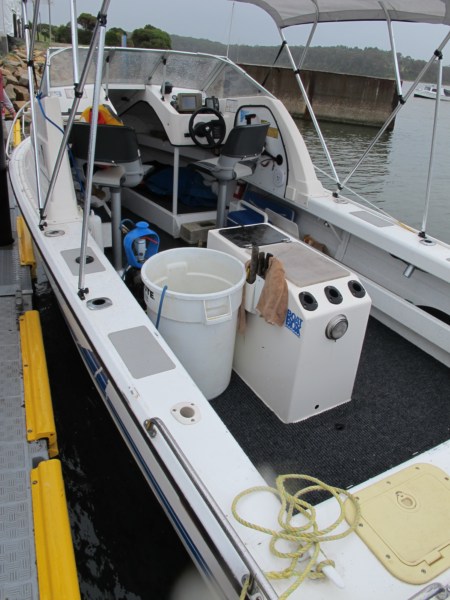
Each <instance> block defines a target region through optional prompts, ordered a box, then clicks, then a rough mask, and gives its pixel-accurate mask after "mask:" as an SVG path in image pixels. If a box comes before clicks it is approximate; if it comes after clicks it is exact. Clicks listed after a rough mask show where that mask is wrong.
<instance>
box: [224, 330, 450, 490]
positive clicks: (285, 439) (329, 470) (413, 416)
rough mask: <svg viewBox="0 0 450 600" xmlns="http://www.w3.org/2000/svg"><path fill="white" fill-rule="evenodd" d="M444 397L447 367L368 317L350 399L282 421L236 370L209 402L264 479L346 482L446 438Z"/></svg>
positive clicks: (448, 387) (448, 391) (448, 389)
mask: <svg viewBox="0 0 450 600" xmlns="http://www.w3.org/2000/svg"><path fill="white" fill-rule="evenodd" d="M274 369H276V365H274ZM425 374H426V376H425ZM449 397H450V378H449V376H448V369H447V368H446V367H445V366H444V365H442V364H441V363H439V362H437V361H436V360H435V359H433V358H432V357H430V356H429V355H427V354H425V353H424V352H422V351H421V350H420V349H418V348H417V347H415V346H413V345H412V344H411V343H409V342H407V341H406V340H404V339H403V338H401V337H400V336H399V335H397V334H396V333H394V332H393V331H391V330H390V329H388V328H387V327H385V326H384V325H382V324H381V323H379V322H378V321H376V320H375V319H373V318H370V319H369V324H368V328H367V332H366V336H365V341H364V347H363V351H362V355H361V359H360V363H359V368H358V373H357V376H356V380H355V386H354V390H353V395H352V400H351V401H350V402H348V403H346V404H342V405H340V406H338V407H336V408H334V409H331V410H329V411H326V412H323V413H321V414H319V415H316V416H314V417H311V418H309V419H307V420H305V421H301V422H299V423H292V424H289V425H286V424H284V423H282V422H281V421H280V420H279V419H278V418H277V417H276V416H275V415H274V413H272V412H271V411H270V410H269V409H268V408H267V407H266V406H265V405H264V404H263V402H262V401H261V400H260V399H259V398H258V397H257V396H256V395H255V394H254V393H253V392H252V391H251V390H250V389H249V388H248V387H247V386H246V385H245V383H243V382H242V380H241V379H240V378H239V377H238V376H237V375H236V374H233V377H232V381H231V384H230V386H229V387H228V389H227V390H226V391H225V392H224V393H223V394H222V395H221V396H219V397H218V398H216V399H215V400H214V401H213V403H212V404H213V407H214V408H215V410H216V411H217V413H218V414H219V415H220V417H221V418H222V419H223V421H224V422H225V424H226V425H227V427H228V428H229V430H230V431H231V433H232V434H233V435H234V437H235V438H236V439H237V440H238V442H239V443H240V445H241V446H242V448H243V449H244V450H245V452H246V453H247V454H248V455H249V457H250V459H251V460H252V461H253V462H254V464H255V465H256V466H257V467H258V469H259V470H260V471H261V472H262V474H263V475H264V477H265V478H266V479H269V481H270V480H271V479H272V478H273V479H274V477H275V476H276V475H279V474H282V473H304V474H307V475H312V476H314V477H317V478H319V479H321V480H322V481H325V482H326V483H328V484H330V485H335V486H338V487H342V488H348V487H351V486H354V485H357V484H359V483H362V482H364V481H366V480H368V479H370V478H372V477H374V476H375V475H378V474H380V473H382V472H384V471H386V470H387V469H390V468H392V467H394V466H396V465H399V464H401V463H403V462H404V461H406V460H409V459H410V458H412V457H413V456H415V455H417V454H420V453H422V452H425V451H426V450H429V449H430V448H433V447H434V446H437V445H439V444H440V443H442V442H444V441H446V440H447V439H448V437H449V409H448V398H449ZM270 483H273V481H270Z"/></svg>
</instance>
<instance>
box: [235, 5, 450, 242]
mask: <svg viewBox="0 0 450 600" xmlns="http://www.w3.org/2000/svg"><path fill="white" fill-rule="evenodd" d="M241 1H244V2H246V1H248V0H241ZM312 3H313V5H314V7H315V20H314V21H313V22H312V23H311V31H310V33H309V36H308V40H307V42H306V44H305V47H304V49H303V52H302V55H301V58H300V61H299V63H298V64H296V63H295V61H294V58H293V55H292V52H291V49H290V47H289V44H288V42H287V40H286V38H285V36H284V33H283V28H282V27H280V26H279V25H277V29H278V32H279V35H280V37H281V40H282V45H281V49H280V53H281V50H282V49H285V50H286V52H287V54H288V59H289V62H290V64H291V67H292V69H293V71H294V75H295V79H296V81H297V84H298V86H299V88H300V92H301V94H302V97H303V100H304V102H305V104H306V107H307V108H308V112H309V115H310V117H311V120H312V123H313V125H314V128H315V130H316V133H317V135H318V137H319V141H320V144H321V146H322V149H323V151H324V153H325V156H326V159H327V162H328V165H329V167H330V169H331V171H332V175H333V178H334V182H335V184H336V187H337V191H335V192H333V196H334V197H335V198H336V199H338V198H339V192H340V191H341V190H343V189H344V188H345V187H346V185H347V183H348V181H349V180H350V179H351V177H352V176H353V175H354V173H355V172H356V171H357V169H358V168H359V167H360V166H361V164H362V163H363V161H364V160H365V158H366V157H367V155H368V154H369V153H370V152H371V150H372V148H373V147H374V146H375V145H376V144H377V142H378V140H379V139H380V138H381V136H382V135H383V133H384V132H385V131H386V129H387V128H388V127H389V125H390V124H391V123H392V121H393V120H394V119H395V117H396V116H397V114H398V113H399V111H400V110H401V108H402V107H403V105H404V104H405V103H406V101H407V100H408V98H409V97H410V96H411V95H412V94H413V92H414V89H415V88H416V86H417V85H418V84H419V83H420V81H421V80H422V78H423V76H424V75H425V73H426V72H427V71H428V70H429V69H430V68H431V66H432V65H433V64H434V62H435V61H436V60H437V61H438V83H437V95H436V108H435V114H434V122H433V135H432V141H431V151H430V160H429V165H428V176H427V188H426V197H425V207H424V213H423V220H422V227H421V231H420V233H419V235H420V237H422V238H426V226H427V219H428V208H429V204H430V193H431V182H432V172H433V163H434V148H435V143H436V130H437V121H438V116H439V99H440V94H441V88H442V56H443V55H442V51H443V49H444V47H445V46H446V44H447V43H448V41H449V40H450V31H449V33H447V35H446V36H445V37H444V39H443V40H442V42H441V44H440V45H439V46H438V48H437V49H436V50H435V51H434V53H433V55H432V56H431V58H430V59H429V60H428V62H427V63H426V64H425V65H424V67H423V68H422V70H421V71H420V73H419V75H418V76H417V77H416V79H415V81H414V82H413V84H412V85H411V87H410V89H409V90H408V92H407V93H406V94H405V95H403V93H402V85H401V79H400V69H399V64H398V57H397V50H396V46H395V38H394V33H393V29H392V22H391V18H390V14H389V11H388V9H387V8H386V6H385V5H384V3H383V2H382V1H380V2H379V5H380V7H381V9H382V10H383V12H384V14H385V17H386V24H387V27H388V34H389V41H390V46H391V52H392V57H393V61H394V70H395V81H396V88H397V95H398V100H399V103H398V104H397V106H396V107H395V109H394V110H393V111H392V113H391V114H390V115H389V117H388V118H387V119H386V121H385V123H384V124H383V125H382V127H381V128H380V130H379V131H378V132H377V134H376V135H375V137H374V138H373V140H372V141H371V142H370V144H369V146H368V147H367V149H366V150H365V151H364V153H363V154H362V156H361V157H360V158H359V160H358V161H357V162H356V164H355V165H354V167H353V168H352V169H351V170H350V172H349V173H348V175H347V176H346V177H345V178H344V180H343V181H341V180H340V179H339V176H338V174H337V171H336V168H335V166H334V163H333V159H332V157H331V154H330V152H329V150H328V147H327V144H326V141H325V139H324V136H323V134H322V131H321V129H320V125H319V123H318V121H317V118H316V116H315V114H314V109H313V107H312V105H311V102H310V100H309V98H308V95H307V93H306V88H305V86H304V84H303V81H302V78H301V74H300V69H301V67H302V65H303V63H304V61H305V58H306V54H307V52H308V50H309V48H310V47H311V43H312V40H313V37H314V33H315V31H316V28H317V25H318V23H319V8H318V5H317V2H316V0H312ZM277 58H278V57H277Z"/></svg>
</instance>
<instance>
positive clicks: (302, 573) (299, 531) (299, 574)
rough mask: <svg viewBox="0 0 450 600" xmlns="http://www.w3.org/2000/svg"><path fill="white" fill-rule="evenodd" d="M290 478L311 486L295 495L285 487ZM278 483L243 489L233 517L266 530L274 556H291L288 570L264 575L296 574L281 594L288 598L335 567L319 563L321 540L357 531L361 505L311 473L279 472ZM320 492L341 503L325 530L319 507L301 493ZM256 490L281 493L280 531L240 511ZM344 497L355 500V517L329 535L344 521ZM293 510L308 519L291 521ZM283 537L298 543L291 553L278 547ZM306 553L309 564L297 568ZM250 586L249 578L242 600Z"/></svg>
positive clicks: (283, 598) (282, 596)
mask: <svg viewBox="0 0 450 600" xmlns="http://www.w3.org/2000/svg"><path fill="white" fill-rule="evenodd" d="M289 480H298V481H307V482H309V483H310V484H311V485H308V486H307V487H303V488H301V489H299V490H298V491H297V492H296V493H295V494H294V495H292V494H290V493H289V492H288V491H287V490H286V482H287V481H289ZM275 485H276V488H273V487H269V486H257V487H252V488H249V489H247V490H244V491H243V492H241V493H240V494H238V495H237V496H236V498H235V499H234V500H233V503H232V506H231V510H232V513H233V516H234V518H235V519H236V520H237V521H238V522H239V523H241V524H242V525H244V526H245V527H249V528H251V529H255V530H257V531H262V532H263V533H267V534H268V535H270V536H271V540H270V544H269V547H270V550H271V552H272V553H273V554H274V555H275V556H278V557H280V558H288V559H290V564H289V566H288V567H287V568H286V569H283V570H282V571H270V572H268V573H266V574H265V575H266V577H267V578H268V579H288V578H290V577H296V580H295V581H294V583H293V584H292V585H291V586H290V587H289V588H288V589H287V590H286V591H285V592H284V593H283V594H282V595H281V596H280V600H285V599H286V598H288V597H289V596H290V595H291V594H292V593H293V592H294V591H295V590H296V589H297V588H298V587H299V585H300V584H301V583H302V582H303V581H304V580H305V579H306V578H307V577H309V578H310V579H319V578H324V577H325V575H324V573H323V572H322V570H323V568H324V567H325V566H326V565H331V566H333V567H334V563H333V561H331V560H322V561H321V562H319V563H318V564H316V562H317V559H318V557H319V552H320V543H321V542H328V541H332V540H338V539H341V538H343V537H345V536H347V535H348V534H349V533H351V532H352V531H354V530H355V528H356V525H357V523H358V521H359V517H360V507H359V504H358V501H357V500H356V498H355V497H354V496H353V495H352V494H350V492H348V491H347V490H344V489H340V488H336V487H332V486H330V485H327V484H326V483H324V482H323V481H320V480H319V479H316V478H315V477H310V476H308V475H295V474H291V475H279V476H278V477H277V479H276V484H275ZM318 491H325V492H328V493H329V494H331V496H333V497H334V498H335V499H336V500H337V502H338V503H339V506H340V514H339V517H338V518H337V519H336V520H335V521H334V523H332V524H331V525H329V526H328V527H326V528H325V529H319V528H318V525H317V521H316V510H315V508H314V506H313V505H312V504H310V503H309V502H306V500H304V499H302V496H305V495H306V494H308V493H310V492H318ZM257 492H270V493H272V494H274V495H275V496H278V498H279V499H280V500H281V507H280V511H279V513H278V523H279V525H280V527H281V530H280V531H275V530H273V529H269V528H267V527H263V526H261V525H258V524H256V523H251V522H249V521H246V520H245V519H243V518H242V517H241V516H240V515H239V514H238V512H237V505H238V503H239V501H240V500H242V498H244V497H245V496H248V495H250V494H254V493H257ZM341 496H344V497H345V499H348V500H350V501H351V502H352V503H353V505H354V507H355V519H354V521H353V523H352V524H351V525H349V527H348V528H347V529H346V530H345V531H343V532H341V533H337V534H334V535H330V534H331V532H332V531H334V530H335V529H336V528H337V527H338V526H339V525H340V524H341V523H342V522H343V520H344V502H345V499H342V497H341ZM294 513H301V514H302V515H303V516H304V517H305V518H306V519H307V522H306V523H305V524H304V525H301V526H297V527H295V526H294V525H293V524H292V523H291V521H292V518H293V516H294ZM280 540H285V541H288V542H292V543H293V544H294V545H295V546H294V549H293V550H291V551H289V552H286V551H285V552H282V551H280V550H279V549H278V548H277V544H278V542H279V541H280ZM305 555H306V556H309V557H310V559H309V561H308V562H307V564H306V566H304V567H302V568H297V565H298V562H299V561H300V560H302V559H303V557H304V556H305ZM249 585H250V580H249V579H247V581H246V583H245V584H244V586H243V589H242V592H241V596H240V600H244V599H245V597H246V594H247V591H248V588H249Z"/></svg>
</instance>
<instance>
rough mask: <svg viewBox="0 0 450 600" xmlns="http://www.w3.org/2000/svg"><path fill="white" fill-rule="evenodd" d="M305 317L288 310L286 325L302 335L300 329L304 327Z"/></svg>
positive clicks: (297, 334) (298, 334)
mask: <svg viewBox="0 0 450 600" xmlns="http://www.w3.org/2000/svg"><path fill="white" fill-rule="evenodd" d="M302 323H303V319H300V317H299V316H298V315H296V314H295V313H293V312H292V311H291V310H289V308H288V311H287V314H286V322H285V325H286V327H287V328H288V329H290V330H291V331H292V332H293V333H295V335H296V336H298V337H300V329H301V328H302Z"/></svg>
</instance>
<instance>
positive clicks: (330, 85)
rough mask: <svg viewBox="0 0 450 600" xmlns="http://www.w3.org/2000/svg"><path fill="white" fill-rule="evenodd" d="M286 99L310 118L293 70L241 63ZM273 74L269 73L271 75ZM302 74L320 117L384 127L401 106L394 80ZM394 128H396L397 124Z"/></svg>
mask: <svg viewBox="0 0 450 600" xmlns="http://www.w3.org/2000/svg"><path fill="white" fill-rule="evenodd" d="M240 66H241V67H242V68H243V69H244V70H245V71H247V72H248V74H249V75H251V76H252V77H253V78H254V79H256V81H258V82H259V83H263V81H264V79H265V78H266V77H267V80H266V82H265V84H264V86H265V87H266V88H267V89H268V90H269V91H270V92H272V94H273V95H274V96H276V97H277V98H278V99H279V100H281V101H282V102H283V104H284V105H285V106H286V108H287V109H288V111H289V112H290V113H291V115H292V116H293V117H294V118H296V119H309V115H308V110H307V108H306V105H305V103H304V101H303V98H302V95H301V92H300V88H299V87H298V84H297V81H296V79H295V75H294V73H293V71H292V70H291V69H288V68H285V67H272V68H270V67H267V66H261V65H247V64H241V65H240ZM268 73H269V75H268V76H267V74H268ZM301 77H302V81H303V84H304V86H305V89H306V92H307V94H308V97H309V99H310V101H311V104H312V106H313V109H314V112H315V114H316V117H317V118H318V119H319V120H323V121H335V122H337V123H351V124H358V125H368V126H373V127H380V126H381V125H382V124H383V123H384V122H385V121H386V119H387V117H388V116H389V115H390V114H391V112H392V110H393V109H394V108H395V106H396V105H397V92H396V86H395V81H394V80H393V79H380V78H378V77H364V76H361V75H343V74H341V73H327V72H325V71H308V70H302V71H301ZM390 128H391V129H392V128H393V123H392V124H391V126H390Z"/></svg>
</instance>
